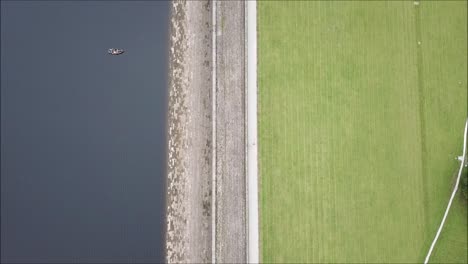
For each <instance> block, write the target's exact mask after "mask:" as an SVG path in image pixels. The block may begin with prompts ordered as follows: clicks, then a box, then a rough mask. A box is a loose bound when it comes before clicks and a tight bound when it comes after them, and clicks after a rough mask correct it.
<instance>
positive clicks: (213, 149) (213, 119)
mask: <svg viewBox="0 0 468 264" xmlns="http://www.w3.org/2000/svg"><path fill="white" fill-rule="evenodd" d="M211 5H212V9H211V20H212V36H211V38H212V44H211V45H212V47H211V49H212V50H211V52H212V71H211V78H212V79H211V83H212V88H211V89H212V90H211V105H212V106H211V107H212V108H211V125H212V133H211V135H212V138H211V142H212V147H211V155H212V161H211V184H212V185H211V262H212V263H216V84H217V79H216V0H213V1H212V2H211Z"/></svg>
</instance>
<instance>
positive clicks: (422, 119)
mask: <svg viewBox="0 0 468 264" xmlns="http://www.w3.org/2000/svg"><path fill="white" fill-rule="evenodd" d="M420 10H421V8H420V7H417V8H414V25H415V28H416V41H417V43H416V66H417V72H418V94H419V120H420V128H419V129H420V134H421V135H420V138H421V173H422V184H423V194H424V197H423V199H424V200H423V204H424V216H425V217H424V218H425V225H426V228H425V229H426V230H427V226H428V225H429V193H428V184H427V180H428V179H427V175H428V174H427V166H426V158H427V147H426V116H425V114H424V113H425V102H426V101H425V97H424V76H423V56H422V47H421V45H422V43H421V40H422V33H421V11H420Z"/></svg>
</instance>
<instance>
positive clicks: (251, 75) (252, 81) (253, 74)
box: [247, 1, 259, 263]
mask: <svg viewBox="0 0 468 264" xmlns="http://www.w3.org/2000/svg"><path fill="white" fill-rule="evenodd" d="M247 122H248V123H247V158H248V162H247V178H248V187H247V188H248V194H247V197H248V203H249V208H248V232H247V233H248V240H247V244H248V246H247V255H248V256H247V261H248V262H249V263H259V248H258V247H259V244H258V235H259V234H258V232H259V230H258V161H257V156H258V149H257V1H247Z"/></svg>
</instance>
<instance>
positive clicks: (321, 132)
mask: <svg viewBox="0 0 468 264" xmlns="http://www.w3.org/2000/svg"><path fill="white" fill-rule="evenodd" d="M425 4H426V3H422V4H421V5H420V6H419V7H416V6H414V5H413V2H406V1H401V2H397V1H391V2H382V1H377V2H369V1H363V2H357V1H344V2H337V1H323V2H317V1H312V2H305V1H301V2H286V1H274V2H259V9H258V11H259V14H258V17H259V24H258V27H259V141H260V143H259V151H260V152H259V157H260V184H261V186H260V187H261V191H260V192H261V195H260V210H261V214H260V238H261V254H262V261H264V262H417V261H422V259H423V257H424V254H425V251H426V250H427V248H428V245H429V243H430V239H432V237H433V234H435V230H436V228H437V223H436V224H433V222H438V221H440V217H441V216H442V214H443V207H444V205H445V204H446V197H448V193H449V192H450V187H451V186H450V184H449V183H448V181H449V180H450V178H451V176H452V174H453V171H451V170H452V169H453V168H455V167H456V163H455V162H453V163H452V160H453V157H454V155H455V154H458V152H459V148H460V145H461V141H460V140H459V138H460V136H461V133H462V132H461V131H462V129H463V124H464V123H463V122H464V115H465V116H466V112H463V111H464V109H466V95H465V94H466V74H465V75H463V74H464V73H466V50H464V49H462V50H460V46H462V45H465V46H466V28H465V31H464V32H465V33H464V34H465V35H464V36H463V34H462V39H459V40H456V42H457V44H456V47H454V48H455V49H456V50H453V51H451V52H452V53H453V54H454V56H459V57H460V58H459V59H458V60H457V62H458V64H457V66H453V67H449V68H447V69H444V68H443V69H437V71H436V69H433V68H431V66H432V67H433V65H432V64H431V63H432V61H431V60H433V61H435V62H436V63H439V60H444V61H445V62H447V63H451V62H452V61H451V60H450V56H449V57H447V56H446V54H445V52H444V51H440V53H439V54H438V53H435V54H430V56H429V55H428V54H429V52H432V51H431V50H426V49H429V48H430V47H431V45H428V44H426V42H427V43H430V42H431V41H430V40H429V39H426V38H431V37H430V36H426V35H425V34H427V33H426V31H427V30H434V28H429V25H426V24H425V20H426V19H427V17H431V14H432V13H430V12H436V9H437V8H438V7H434V10H432V9H427V12H428V13H424V12H426V11H425V9H421V10H420V11H418V12H421V13H420V14H419V17H420V19H421V21H420V27H421V28H420V33H419V34H421V35H422V38H423V39H422V43H423V44H422V45H418V32H417V23H416V22H417V20H416V19H417V13H416V11H415V8H425V7H424V5H425ZM433 5H437V4H433ZM458 5H460V4H458ZM461 5H462V6H461V7H460V6H458V7H457V8H460V9H463V5H464V3H463V2H461ZM465 10H466V6H465ZM446 11H447V12H450V11H451V9H450V8H449V10H446ZM437 12H440V11H437ZM444 12H445V11H444ZM440 16H449V18H445V19H446V20H447V19H449V20H450V19H452V20H454V19H455V20H457V22H454V21H452V20H450V21H452V22H453V23H454V24H457V25H458V23H463V22H464V25H466V13H465V15H464V17H463V14H461V16H460V14H459V16H455V17H454V16H453V12H452V13H444V14H440ZM450 17H451V18H450ZM443 21H444V20H442V22H443ZM443 26H444V25H443V24H442V25H439V27H436V28H435V30H445V31H448V32H446V33H445V34H447V35H451V34H454V33H459V31H457V30H458V29H457V30H455V32H453V31H451V30H452V29H450V28H448V29H447V28H445V29H442V28H443ZM462 26H463V25H462ZM439 33H440V32H439V31H436V32H432V34H435V35H437V36H439V35H438V34H439ZM440 38H441V41H442V42H444V43H445V41H447V39H444V37H440ZM449 40H451V38H450V39H449ZM463 41H464V42H463ZM453 45H455V44H453ZM433 48H434V49H437V44H435V45H434V47H433ZM439 48H440V47H439ZM418 49H420V50H419V51H418ZM418 52H419V53H418ZM463 52H465V53H463ZM433 56H437V58H436V59H434V58H431V57H433ZM463 59H465V61H464V62H463ZM460 61H461V64H460ZM463 63H464V64H463ZM426 64H429V65H427V66H426ZM441 67H443V66H441ZM463 67H464V68H463ZM418 70H419V72H418ZM439 75H443V76H445V77H437V76H439ZM460 76H461V77H460ZM431 78H432V79H434V80H435V81H433V80H432V79H431ZM444 78H445V79H444ZM460 78H462V79H460ZM455 79H457V80H459V79H460V80H461V81H462V84H461V85H458V86H453V87H451V88H450V89H449V91H451V92H452V93H446V91H448V90H447V89H446V86H447V85H451V84H452V83H453V80H455ZM420 80H422V81H423V82H420ZM448 80H450V81H452V82H450V83H446V81H448ZM434 86H437V87H435V88H434ZM421 91H423V94H422V93H421ZM464 92H465V94H463V93H464ZM441 94H443V95H444V99H442V98H441V99H439V100H438V101H437V102H433V101H432V100H433V99H434V100H435V98H436V95H441ZM464 96H465V97H464ZM463 99H464V100H465V101H463ZM440 110H447V112H446V114H450V115H451V114H453V116H451V117H450V118H449V119H443V118H440V119H437V121H433V120H432V117H431V115H432V114H433V112H438V111H440ZM421 113H424V115H421ZM438 114H439V116H442V114H441V113H439V112H438ZM440 125H444V126H445V127H442V128H441V127H439V126H440ZM435 138H436V139H438V140H439V141H437V142H436V144H435V145H434V144H432V141H433V140H434V139H435ZM423 139H424V142H423ZM447 141H449V142H450V144H448V145H444V147H443V149H441V150H437V151H436V152H437V153H433V151H434V149H439V147H440V145H441V144H445V143H447ZM428 153H430V154H428ZM452 165H453V166H452ZM436 167H437V168H438V169H437V170H434V168H436ZM440 167H441V168H440ZM424 171H426V172H430V173H427V175H426V173H424ZM446 171H450V172H449V174H448V175H447V174H444V173H445V172H446ZM433 178H436V179H433ZM444 186H445V188H446V189H445V190H444ZM441 190H442V191H441ZM447 199H448V198H447ZM426 217H433V218H435V219H432V220H429V221H426ZM433 230H434V231H433ZM465 245H466V243H465ZM465 248H466V246H465Z"/></svg>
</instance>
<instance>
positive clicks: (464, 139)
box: [424, 119, 468, 264]
mask: <svg viewBox="0 0 468 264" xmlns="http://www.w3.org/2000/svg"><path fill="white" fill-rule="evenodd" d="M467 128H468V119H467V120H466V123H465V134H464V136H463V155H462V159H461V162H460V169H459V170H458V177H457V182H456V183H455V187H454V188H453V192H452V196H451V197H450V200H449V203H448V205H447V209H445V214H444V217H443V218H442V222H441V223H440V226H439V229H438V230H437V234H436V236H435V237H434V240H433V241H432V244H431V247H430V248H429V252H427V256H426V259H425V260H424V264H427V263H428V262H429V259H430V257H431V254H432V250H433V249H434V246H435V244H436V243H437V240H438V239H439V235H440V232H441V231H442V228H443V227H444V224H445V220H446V219H447V215H448V213H449V210H450V207H451V206H452V201H453V198H455V194H456V193H457V190H458V184H459V183H460V176H461V173H462V170H463V165H464V164H463V163H464V162H465V158H466V132H467Z"/></svg>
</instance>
